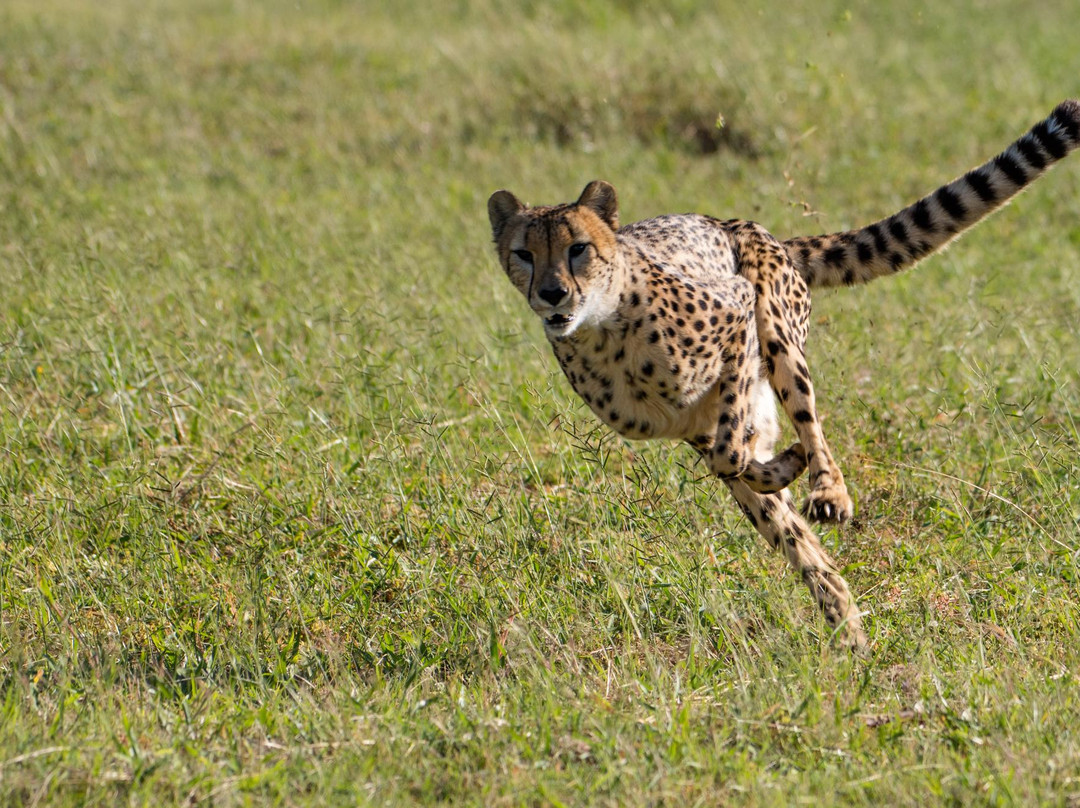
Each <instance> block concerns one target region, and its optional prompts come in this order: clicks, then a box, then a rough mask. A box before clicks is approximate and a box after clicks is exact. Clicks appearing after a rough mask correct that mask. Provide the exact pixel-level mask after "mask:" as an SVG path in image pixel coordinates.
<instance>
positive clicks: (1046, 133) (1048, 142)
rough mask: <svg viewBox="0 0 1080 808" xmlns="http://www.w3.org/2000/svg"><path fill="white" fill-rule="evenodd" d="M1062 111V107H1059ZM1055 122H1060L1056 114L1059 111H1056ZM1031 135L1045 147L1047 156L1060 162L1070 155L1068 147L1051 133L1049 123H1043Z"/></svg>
mask: <svg viewBox="0 0 1080 808" xmlns="http://www.w3.org/2000/svg"><path fill="white" fill-rule="evenodd" d="M1059 109H1060V107H1059ZM1054 112H1055V115H1054V120H1060V117H1059V116H1058V115H1057V114H1056V113H1057V110H1054ZM1031 134H1033V135H1034V136H1035V138H1036V139H1037V140H1038V141H1039V144H1040V145H1041V146H1042V147H1043V149H1044V150H1045V151H1046V153H1047V154H1049V155H1050V156H1051V157H1053V158H1054V159H1055V160H1060V159H1061V158H1062V157H1064V156H1065V155H1066V154H1068V153H1069V148H1068V146H1067V145H1066V144H1065V143H1063V142H1062V141H1061V140H1060V139H1059V138H1058V136H1057V135H1055V134H1053V133H1052V132H1051V131H1050V127H1049V126H1047V122H1046V121H1043V122H1042V123H1040V124H1037V125H1036V126H1035V128H1034V129H1032V130H1031Z"/></svg>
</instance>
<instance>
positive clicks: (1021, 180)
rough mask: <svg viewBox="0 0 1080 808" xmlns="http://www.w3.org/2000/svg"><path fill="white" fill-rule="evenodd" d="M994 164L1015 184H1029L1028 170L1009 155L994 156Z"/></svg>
mask: <svg viewBox="0 0 1080 808" xmlns="http://www.w3.org/2000/svg"><path fill="white" fill-rule="evenodd" d="M994 165H996V166H997V167H998V169H999V170H1000V171H1001V172H1002V173H1003V174H1005V176H1007V177H1008V178H1009V180H1010V181H1011V182H1012V184H1013V185H1016V186H1018V187H1019V186H1022V185H1025V184H1027V172H1025V171H1024V169H1023V168H1021V166H1020V164H1019V163H1018V162H1016V161H1015V160H1014V159H1012V158H1011V157H1010V156H1009V155H1007V154H999V155H998V156H997V157H995V158H994Z"/></svg>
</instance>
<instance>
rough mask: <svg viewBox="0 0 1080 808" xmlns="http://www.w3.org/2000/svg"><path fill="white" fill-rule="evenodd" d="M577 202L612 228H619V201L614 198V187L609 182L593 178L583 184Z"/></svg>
mask: <svg viewBox="0 0 1080 808" xmlns="http://www.w3.org/2000/svg"><path fill="white" fill-rule="evenodd" d="M577 204H578V205H579V206H581V207H586V208H588V209H589V210H591V211H592V212H593V213H595V214H596V215H597V216H599V217H600V218H601V219H603V220H604V222H605V223H607V226H608V227H610V228H611V229H612V230H618V229H619V202H618V200H617V199H616V198H615V189H614V188H612V187H611V185H610V184H609V183H606V182H604V181H603V180H593V181H592V182H590V183H589V184H588V185H586V186H585V190H584V191H582V192H581V196H580V197H578V201H577Z"/></svg>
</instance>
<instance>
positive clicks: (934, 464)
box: [0, 0, 1080, 808]
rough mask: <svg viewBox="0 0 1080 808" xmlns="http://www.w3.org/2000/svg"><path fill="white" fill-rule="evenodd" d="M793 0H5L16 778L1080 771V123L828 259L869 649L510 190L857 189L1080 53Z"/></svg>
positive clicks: (810, 209) (851, 577) (784, 231)
mask: <svg viewBox="0 0 1080 808" xmlns="http://www.w3.org/2000/svg"><path fill="white" fill-rule="evenodd" d="M749 5H751V6H754V7H753V8H748V7H746V6H747V4H741V3H734V2H729V3H723V4H719V5H713V4H705V3H702V4H696V3H692V2H688V0H676V1H675V2H671V3H662V4H661V3H650V2H645V1H644V0H638V1H637V2H631V1H630V0H627V1H626V2H621V3H617V4H608V3H602V2H599V0H597V1H596V2H592V0H547V1H546V2H532V0H527V2H521V3H511V2H509V0H476V2H456V3H444V4H429V3H421V2H416V1H415V0H400V2H394V3H375V2H360V3H359V4H358V5H357V4H350V3H344V2H331V0H317V1H316V0H301V1H300V2H278V1H277V0H270V1H269V2H254V0H250V1H245V0H231V1H229V2H217V1H215V2H210V0H193V1H192V2H180V0H115V2H109V3H102V4H95V3H89V2H75V0H71V1H70V2H61V0H5V2H4V3H3V4H2V5H0V804H5V805H8V804H11V805H23V804H25V805H46V804H48V805H73V806H74V805H91V806H111V805H117V804H139V805H142V804H147V805H161V804H184V805H225V806H227V805H239V804H274V805H309V804H310V805H341V804H353V803H361V804H375V805H412V804H435V803H453V804H463V805H468V804H472V805H495V806H499V805H507V806H511V805H514V806H516V805H549V804H550V805H583V804H593V805H608V806H620V805H628V804H642V805H672V806H689V805H716V804H732V805H734V804H746V805H757V804H793V803H814V804H836V803H844V804H853V805H882V804H885V805H889V804H919V805H925V804H937V803H946V804H963V805H967V804H992V805H1032V804H1038V803H1045V804H1050V805H1063V806H1072V807H1073V808H1075V806H1078V805H1080V729H1078V727H1080V540H1078V534H1080V521H1078V520H1080V459H1078V453H1080V431H1078V422H1080V158H1077V157H1073V158H1072V160H1071V161H1067V162H1066V163H1065V164H1064V165H1063V166H1062V167H1061V168H1059V169H1057V170H1056V171H1055V172H1054V173H1052V174H1051V175H1050V176H1049V177H1047V178H1046V179H1044V180H1042V181H1041V182H1040V183H1039V184H1038V185H1036V186H1035V187H1034V189H1033V190H1031V191H1030V192H1029V193H1028V194H1026V195H1025V196H1023V197H1022V198H1020V199H1019V200H1018V201H1017V202H1015V203H1014V204H1013V205H1012V206H1010V207H1009V208H1008V209H1006V210H1005V211H1004V212H1003V213H1001V214H998V215H997V216H996V217H995V218H994V219H993V220H991V222H989V223H988V224H986V225H984V226H983V227H981V228H980V229H978V230H976V231H975V232H974V233H973V234H971V235H969V236H968V237H966V238H965V239H964V240H962V241H961V242H960V243H959V244H957V245H955V246H954V247H952V248H951V249H950V250H949V251H948V252H946V253H944V254H943V255H940V256H936V257H934V258H932V259H930V260H928V261H927V262H926V263H925V264H924V265H922V266H920V267H918V268H917V269H915V270H914V271H912V272H910V273H908V274H906V275H904V276H902V277H898V278H895V279H890V280H886V281H881V282H878V283H876V284H874V285H871V286H867V287H863V288H859V289H850V290H840V291H838V292H835V293H822V294H819V295H818V296H817V298H816V299H815V311H814V318H813V324H812V331H811V336H810V360H811V363H812V369H813V372H814V377H815V380H816V386H817V390H818V400H819V407H820V409H821V411H822V412H823V413H824V415H825V416H826V418H827V421H826V432H827V434H828V435H829V437H830V439H831V443H832V445H833V448H834V451H835V452H836V454H837V457H838V460H839V462H840V464H841V466H842V468H844V470H845V472H846V474H847V477H848V481H849V484H850V485H851V487H852V489H853V493H854V495H855V497H856V508H857V518H856V519H855V520H854V521H853V522H852V523H850V524H848V525H845V526H843V527H842V528H839V529H828V530H826V531H824V533H823V539H824V541H825V543H826V544H827V546H828V547H829V548H830V549H831V551H833V553H834V554H835V555H836V556H837V557H838V558H839V559H840V560H841V561H842V562H843V563H844V564H845V565H846V566H845V575H846V577H847V580H848V581H849V583H850V584H851V586H852V588H853V590H854V592H855V594H856V596H857V597H858V598H859V601H860V604H861V605H862V607H863V608H864V609H865V610H867V612H868V615H867V617H866V622H867V628H868V631H869V634H870V637H871V641H872V643H873V648H872V651H871V653H870V654H869V656H868V657H867V658H866V659H852V658H850V657H848V656H847V655H845V654H844V653H841V652H839V651H836V650H832V649H830V647H829V646H828V643H827V635H826V633H825V631H824V626H823V624H822V622H821V620H820V618H819V617H818V615H817V614H816V613H815V611H814V609H813V606H812V603H811V600H810V598H809V597H808V596H807V593H806V591H805V587H803V586H802V585H801V583H800V582H799V581H798V580H797V579H796V577H795V576H794V575H792V574H791V573H790V571H789V570H787V569H786V568H785V566H784V563H783V561H782V559H780V558H779V557H777V556H774V555H773V554H771V553H770V552H768V551H767V548H765V546H764V545H763V543H762V542H761V541H760V540H759V539H758V538H757V536H756V535H755V534H754V532H753V530H752V529H751V527H750V525H749V524H748V523H747V522H746V521H745V520H744V519H743V518H742V517H741V516H740V515H739V514H738V512H737V511H736V509H735V508H734V507H733V505H732V503H731V502H730V500H729V498H728V496H727V493H726V491H725V490H724V489H723V487H722V486H721V485H719V484H718V483H717V482H715V481H710V480H709V479H706V478H704V476H703V472H702V469H701V468H700V467H695V466H694V464H693V462H692V457H691V455H690V453H689V451H688V450H686V449H684V448H680V447H677V446H669V445H652V444H645V445H641V444H634V445H631V444H628V443H625V442H623V441H621V440H618V439H615V438H613V437H612V436H610V435H607V434H605V433H604V432H603V431H602V430H601V429H599V428H598V427H597V425H596V424H595V422H594V420H593V419H592V417H591V416H590V414H589V413H588V412H587V411H586V409H585V408H584V406H583V405H582V404H580V403H579V402H578V401H577V400H576V399H575V398H574V396H573V395H572V394H571V392H570V390H569V386H568V384H567V383H566V382H565V381H564V380H563V379H562V378H561V377H560V376H559V374H558V372H557V368H556V367H555V363H554V361H553V360H552V358H551V357H550V356H549V351H548V348H547V346H546V343H545V342H544V339H543V336H542V333H541V329H540V326H539V323H538V322H535V317H533V316H532V315H531V314H530V312H529V311H528V308H527V306H526V304H525V302H524V301H523V300H521V299H520V297H519V296H518V294H517V292H516V291H515V290H514V289H513V288H512V287H511V286H510V284H509V283H508V282H507V281H506V279H505V278H504V277H503V276H502V273H501V270H500V269H499V267H498V265H497V263H496V261H495V259H494V256H493V254H492V250H491V248H490V233H489V231H488V225H487V219H486V213H485V209H484V204H485V201H486V199H487V196H488V194H489V193H490V192H491V191H492V190H494V189H496V188H500V187H509V188H511V189H512V190H514V191H515V192H516V193H518V194H519V195H520V196H522V197H523V198H525V199H528V200H531V201H532V202H537V203H539V202H556V201H564V200H567V199H571V198H575V197H576V195H577V194H578V193H579V192H580V190H581V188H582V186H583V185H584V184H585V183H586V182H587V181H588V180H591V179H594V178H597V177H600V178H604V179H607V180H609V181H611V182H612V183H614V185H615V186H616V188H617V189H618V190H619V192H620V196H621V200H622V211H623V219H624V221H632V220H634V219H636V218H643V217H646V216H650V215H654V214H658V213H662V212H681V211H688V210H695V211H699V212H703V213H711V214H714V215H718V216H725V217H726V216H741V217H746V218H752V219H755V220H757V221H760V222H762V223H764V224H765V225H766V226H767V227H769V228H770V229H771V230H772V231H773V232H774V233H776V234H778V235H781V236H787V235H792V234H797V233H807V232H825V231H831V230H836V229H840V228H843V227H848V226H852V225H856V224H861V223H865V222H868V221H871V220H873V219H875V218H878V217H880V216H883V215H885V214H888V213H891V212H892V211H893V210H895V209H897V208H899V207H900V206H901V205H902V204H905V203H907V202H909V201H911V200H913V199H914V198H916V197H917V196H919V195H920V194H921V193H923V192H926V191H929V190H931V189H933V188H935V187H936V186H937V185H938V184H940V183H941V182H943V181H945V180H948V179H951V178H952V177H954V176H956V175H957V174H959V173H961V172H963V171H965V170H966V169H967V168H969V167H970V166H972V165H975V164H976V163H978V162H981V161H982V160H984V159H986V158H988V157H990V156H991V155H993V154H994V153H996V152H997V151H998V150H999V149H1000V148H1002V147H1004V146H1005V145H1006V144H1007V143H1008V142H1010V141H1011V140H1012V139H1013V138H1014V137H1016V136H1018V135H1019V134H1021V133H1022V132H1024V131H1026V129H1027V128H1028V127H1029V126H1030V125H1031V124H1033V123H1035V122H1036V121H1038V120H1041V119H1042V118H1043V117H1044V116H1045V115H1046V114H1047V113H1048V112H1049V111H1050V109H1051V108H1052V107H1053V106H1054V105H1055V104H1056V103H1057V102H1059V101H1060V100H1062V99H1063V98H1066V97H1070V96H1076V95H1078V94H1080V49H1078V48H1077V47H1076V46H1077V33H1078V31H1077V19H1076V9H1075V3H1074V0H1045V2H1042V3H1040V4H1039V5H1038V8H1037V10H1036V9H1035V8H1034V7H1033V6H1032V5H1031V4H1030V3H1026V2H1020V0H985V1H984V2H978V3H974V2H973V3H965V4H959V3H958V4H949V3H930V2H926V3H920V2H915V1H914V0H912V2H895V3H870V2H866V1H865V0H862V1H860V2H855V3H835V2H823V3H817V4H813V6H812V9H813V10H810V9H811V4H790V3H784V2H780V0H766V2H763V3H759V4H749ZM792 5H794V6H796V9H795V10H793V9H792V8H791V6H792ZM960 6H969V8H966V9H963V10H962V9H961V8H960ZM800 9H801V10H800ZM718 116H723V120H724V126H723V128H722V129H717V128H716V125H715V124H716V121H717V118H718ZM804 490H805V488H804V485H803V484H802V483H800V484H799V490H798V491H797V496H798V497H800V498H801V496H802V495H803V493H804Z"/></svg>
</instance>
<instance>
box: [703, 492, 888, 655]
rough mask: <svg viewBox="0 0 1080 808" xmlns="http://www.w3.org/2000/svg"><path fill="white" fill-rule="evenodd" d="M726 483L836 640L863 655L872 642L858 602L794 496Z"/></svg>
mask: <svg viewBox="0 0 1080 808" xmlns="http://www.w3.org/2000/svg"><path fill="white" fill-rule="evenodd" d="M724 482H725V484H726V485H727V487H728V489H730V491H731V493H732V495H733V496H734V497H735V500H736V502H738V503H739V507H740V508H741V509H742V512H743V513H744V514H745V515H746V518H747V519H749V520H750V522H751V524H753V526H754V527H755V528H756V529H757V532H758V533H760V534H761V535H762V537H763V538H764V539H765V540H766V541H767V542H768V543H769V545H770V546H771V547H772V548H773V549H775V550H779V551H781V552H782V553H783V554H784V556H785V557H786V558H787V560H788V563H789V564H790V565H791V566H792V567H793V568H794V569H795V571H796V572H798V573H799V575H800V576H801V577H802V579H803V583H805V584H806V585H807V587H808V588H809V589H810V594H811V595H813V597H814V601H815V602H816V603H817V605H818V608H819V609H820V610H821V613H822V615H823V616H824V618H825V622H826V623H827V624H828V626H829V628H830V629H832V631H833V636H834V639H835V640H836V641H837V642H838V643H839V644H840V645H842V646H844V647H847V648H850V649H852V650H855V651H864V650H865V649H866V647H867V640H866V635H865V634H864V633H863V629H862V619H861V617H860V615H859V607H858V605H857V604H856V603H855V598H854V597H853V596H852V594H851V590H849V589H848V585H847V582H846V581H845V580H844V578H843V576H841V575H840V573H839V571H837V569H836V565H835V563H834V562H833V560H832V559H831V558H830V557H829V554H828V553H827V552H826V551H825V548H824V547H822V546H821V542H820V541H818V537H817V536H815V535H814V533H813V531H812V530H810V527H809V526H808V525H807V524H806V522H805V521H803V519H802V517H801V516H799V514H798V512H796V510H795V508H794V504H793V502H792V499H791V494H790V493H789V492H787V491H782V492H780V493H779V494H768V495H764V496H763V495H761V494H758V493H755V492H754V491H751V490H750V488H749V486H747V485H746V484H745V483H744V482H743V481H742V480H741V479H734V480H725V481H724Z"/></svg>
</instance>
